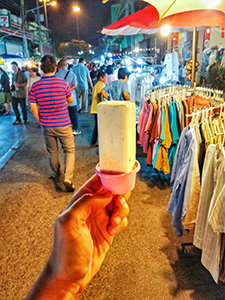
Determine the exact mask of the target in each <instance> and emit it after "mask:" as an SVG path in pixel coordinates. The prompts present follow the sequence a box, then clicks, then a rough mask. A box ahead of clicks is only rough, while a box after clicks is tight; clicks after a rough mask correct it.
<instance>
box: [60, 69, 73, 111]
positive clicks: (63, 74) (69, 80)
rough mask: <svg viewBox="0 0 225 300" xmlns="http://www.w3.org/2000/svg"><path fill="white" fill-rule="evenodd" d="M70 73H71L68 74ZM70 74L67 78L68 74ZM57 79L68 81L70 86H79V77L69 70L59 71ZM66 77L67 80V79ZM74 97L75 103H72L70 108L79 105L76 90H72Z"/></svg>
mask: <svg viewBox="0 0 225 300" xmlns="http://www.w3.org/2000/svg"><path fill="white" fill-rule="evenodd" d="M68 72H69V73H68ZM67 73H68V75H67V77H66V74H67ZM55 76H56V77H58V78H61V79H64V80H66V82H68V84H69V86H72V85H74V84H75V85H76V86H77V76H76V75H75V74H74V73H73V72H72V71H68V70H59V71H58V72H57V73H56V74H55ZM65 77H66V79H65ZM72 95H73V102H72V103H70V106H76V105H77V95H76V92H75V89H74V90H72Z"/></svg>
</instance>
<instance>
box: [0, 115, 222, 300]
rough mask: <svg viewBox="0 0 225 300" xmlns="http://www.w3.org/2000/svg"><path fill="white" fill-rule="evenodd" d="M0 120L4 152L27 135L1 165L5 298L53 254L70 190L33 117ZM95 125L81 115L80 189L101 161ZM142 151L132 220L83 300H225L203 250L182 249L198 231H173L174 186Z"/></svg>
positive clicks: (0, 287)
mask: <svg viewBox="0 0 225 300" xmlns="http://www.w3.org/2000/svg"><path fill="white" fill-rule="evenodd" d="M4 118H5V117H4ZM2 120H3V121H2ZM0 122H1V128H2V129H1V132H0V133H1V135H2V132H4V134H5V138H4V139H3V138H2V137H1V145H4V144H5V146H4V147H5V150H4V151H5V152H6V151H7V149H8V150H9V149H10V148H11V147H12V145H14V144H15V142H16V141H17V140H18V138H19V139H20V138H21V137H22V138H24V140H23V143H22V144H21V145H20V147H19V148H18V149H17V150H16V151H15V153H14V155H13V156H12V157H11V159H10V160H9V161H8V162H7V164H6V165H5V166H4V168H3V169H2V170H1V171H0V191H1V193H0V228H1V234H0V300H22V299H24V298H25V296H26V295H27V293H28V291H29V289H30V288H31V287H32V285H33V283H34V282H35V280H36V279H37V277H38V275H39V274H40V272H41V270H42V269H43V267H44V265H45V263H46V261H47V259H48V257H49V254H50V251H51V247H52V243H53V230H54V222H55V219H56V218H57V216H58V215H59V214H60V213H61V212H62V211H63V210H64V209H65V207H66V205H67V203H68V202H69V200H70V198H71V196H72V195H71V194H68V193H63V192H59V191H57V190H56V189H55V187H54V184H53V182H52V181H51V180H50V179H49V178H48V176H49V174H50V169H49V162H48V157H47V153H46V149H45V145H44V141H43V138H42V135H41V130H40V128H37V126H36V124H35V123H30V124H28V125H26V126H24V125H22V126H21V127H16V128H14V127H13V128H12V125H10V123H11V119H9V120H8V123H7V119H3V117H0ZM4 122H6V123H5V124H8V125H7V126H6V127H4V126H3V123H4ZM93 126H94V122H93V118H92V116H91V115H90V114H83V115H80V129H81V131H82V135H80V136H77V137H75V144H76V167H75V174H74V180H75V186H76V189H78V188H79V187H80V186H81V185H82V184H83V183H84V182H85V181H86V180H87V179H88V178H89V177H90V176H92V175H93V174H94V168H95V165H96V164H97V162H98V152H97V148H93V147H90V141H91V131H92V128H93ZM11 130H13V131H12V132H11ZM14 130H15V132H14ZM14 134H15V135H14ZM11 135H12V136H15V139H11V138H10V136H11ZM8 140H11V142H10V143H8V142H9V141H8ZM7 145H8V146H7ZM60 158H61V160H62V159H63V156H62V151H61V152H60ZM137 158H138V160H139V161H140V163H141V165H142V169H141V172H140V173H139V175H138V178H137V183H136V187H135V190H134V191H133V192H132V196H131V198H130V199H129V202H128V204H129V207H130V214H129V218H128V227H127V229H126V230H124V231H123V232H122V233H121V234H120V235H118V236H117V237H115V239H114V241H113V245H112V247H111V248H110V250H109V252H108V254H107V256H106V259H105V261H104V264H103V266H102V268H101V270H100V272H99V273H98V275H97V276H96V277H95V278H94V279H93V280H92V282H91V284H90V285H89V286H88V288H87V289H86V290H85V291H84V292H83V294H82V295H80V297H79V300H173V299H177V300H224V299H225V285H224V284H222V283H219V284H216V283H215V282H214V281H213V279H212V277H211V276H210V274H209V272H208V271H207V270H206V269H205V268H204V267H203V266H202V264H201V257H200V255H201V253H200V251H198V250H197V249H196V248H194V247H191V246H190V247H186V248H185V249H184V251H183V250H182V247H181V244H182V243H187V242H191V241H192V237H193V233H192V232H190V233H189V234H187V235H185V236H184V237H181V238H178V237H176V236H175V235H174V230H173V228H172V226H171V216H170V215H168V214H167V212H166V210H167V204H168V201H169V197H170V188H169V187H168V185H167V184H161V185H157V183H156V181H154V180H153V179H154V178H155V176H154V177H153V176H152V170H151V169H150V168H148V167H147V166H146V164H145V159H146V158H145V155H143V154H142V152H141V149H140V148H138V155H137Z"/></svg>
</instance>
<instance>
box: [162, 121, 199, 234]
mask: <svg viewBox="0 0 225 300" xmlns="http://www.w3.org/2000/svg"><path fill="white" fill-rule="evenodd" d="M195 149H196V138H195V134H194V129H193V128H190V127H185V128H184V130H183V131H182V134H181V137H180V141H179V143H178V146H177V152H176V155H175V160H174V165H173V171H172V176H171V187H172V194H171V197H170V201H169V204H168V209H167V211H168V213H170V214H172V216H173V220H172V225H173V226H174V227H175V228H176V230H175V234H176V235H178V236H180V235H182V234H183V224H182V220H183V217H184V215H185V214H186V211H187V205H188V199H189V195H190V190H191V180H192V171H193V163H194V156H195Z"/></svg>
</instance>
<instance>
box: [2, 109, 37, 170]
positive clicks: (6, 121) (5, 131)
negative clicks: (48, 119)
mask: <svg viewBox="0 0 225 300" xmlns="http://www.w3.org/2000/svg"><path fill="white" fill-rule="evenodd" d="M15 119H16V118H15V115H14V114H12V115H10V116H0V133H1V135H0V169H1V168H2V167H3V166H4V165H5V163H6V162H7V161H8V159H9V158H10V157H11V156H12V155H13V153H14V152H15V149H16V148H18V147H19V146H20V145H21V143H22V142H23V140H24V138H25V136H26V126H25V125H21V126H13V125H12V123H13V122H14V121H15ZM32 120H33V119H32Z"/></svg>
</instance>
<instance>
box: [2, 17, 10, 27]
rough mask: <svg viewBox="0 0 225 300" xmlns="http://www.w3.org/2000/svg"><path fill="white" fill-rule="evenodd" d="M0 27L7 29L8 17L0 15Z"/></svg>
mask: <svg viewBox="0 0 225 300" xmlns="http://www.w3.org/2000/svg"><path fill="white" fill-rule="evenodd" d="M0 27H9V16H2V15H0Z"/></svg>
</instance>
